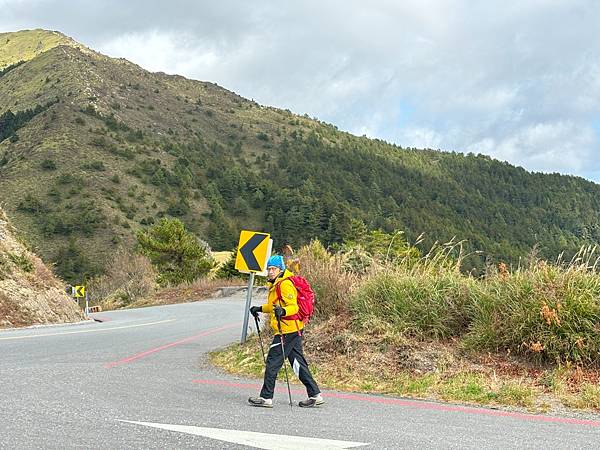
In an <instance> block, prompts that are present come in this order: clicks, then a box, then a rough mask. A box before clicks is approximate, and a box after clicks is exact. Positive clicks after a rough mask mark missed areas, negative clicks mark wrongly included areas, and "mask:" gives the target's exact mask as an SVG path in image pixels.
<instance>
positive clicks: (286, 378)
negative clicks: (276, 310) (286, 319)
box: [277, 319, 293, 411]
mask: <svg viewBox="0 0 600 450" xmlns="http://www.w3.org/2000/svg"><path fill="white" fill-rule="evenodd" d="M277 326H278V327H279V338H280V339H281V352H282V353H283V370H284V371H285V381H286V383H287V387H288V396H289V398H290V409H291V410H292V411H293V408H292V391H291V389H290V379H289V378H288V373H287V366H286V365H285V348H284V347H283V333H282V332H281V319H277Z"/></svg>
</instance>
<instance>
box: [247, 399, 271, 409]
mask: <svg viewBox="0 0 600 450" xmlns="http://www.w3.org/2000/svg"><path fill="white" fill-rule="evenodd" d="M248 403H250V404H251V405H252V406H262V407H263V408H272V407H273V399H272V398H262V397H250V398H249V399H248Z"/></svg>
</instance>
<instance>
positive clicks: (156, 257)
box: [137, 218, 215, 286]
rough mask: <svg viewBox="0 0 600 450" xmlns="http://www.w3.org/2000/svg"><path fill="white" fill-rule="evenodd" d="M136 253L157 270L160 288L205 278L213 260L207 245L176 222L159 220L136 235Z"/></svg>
mask: <svg viewBox="0 0 600 450" xmlns="http://www.w3.org/2000/svg"><path fill="white" fill-rule="evenodd" d="M137 239H138V246H139V250H140V252H141V253H142V254H144V255H146V256H147V257H148V258H150V261H151V262H152V264H153V265H154V267H155V268H156V270H157V271H158V278H157V281H158V283H159V284H160V285H163V286H164V285H177V284H180V283H184V282H188V283H191V282H192V281H194V280H196V279H197V278H200V277H201V276H203V275H206V274H207V273H208V272H209V271H210V269H211V268H212V267H214V264H215V262H214V260H213V259H212V257H211V254H210V249H209V248H208V246H207V245H206V244H205V243H203V242H202V241H200V240H199V239H198V238H197V237H196V236H194V235H193V234H192V233H190V232H188V231H187V230H186V229H185V226H184V225H183V223H182V222H181V221H180V220H179V219H167V218H163V219H161V220H160V222H159V223H157V224H155V225H153V226H152V227H151V228H149V229H148V230H146V231H140V232H139V233H138V234H137Z"/></svg>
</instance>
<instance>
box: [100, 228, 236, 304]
mask: <svg viewBox="0 0 600 450" xmlns="http://www.w3.org/2000/svg"><path fill="white" fill-rule="evenodd" d="M137 239H138V243H137V246H136V248H135V249H134V250H133V251H132V250H126V249H125V248H120V249H119V250H118V251H117V252H116V253H115V255H114V257H113V259H112V261H111V263H110V264H108V265H107V269H106V271H105V272H104V273H103V274H102V275H100V276H97V277H95V278H93V279H92V280H91V282H90V284H89V288H88V291H89V293H90V297H91V300H92V303H94V304H99V305H100V306H101V307H102V309H105V310H106V309H118V308H126V307H140V306H151V305H161V304H170V303H181V302H185V301H194V300H199V299H202V298H206V297H209V296H211V295H213V294H214V293H215V292H216V291H217V290H218V289H219V288H222V287H227V286H240V285H243V284H244V283H243V281H242V280H241V279H240V278H239V276H238V275H239V274H238V272H237V271H235V273H234V272H233V271H230V270H225V271H224V269H223V267H224V266H225V265H226V262H227V261H228V260H230V259H231V256H230V255H231V254H230V252H217V253H216V254H213V252H211V249H210V247H209V246H208V244H207V243H206V242H204V241H202V240H201V239H199V238H198V237H197V236H196V235H194V233H192V232H190V231H189V230H187V229H186V227H185V225H184V224H183V223H182V222H181V221H180V220H179V219H175V218H163V219H161V220H160V221H158V222H157V223H155V224H154V225H152V226H150V227H148V228H147V229H146V230H141V231H139V232H138V234H137Z"/></svg>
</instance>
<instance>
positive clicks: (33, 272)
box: [0, 209, 83, 328]
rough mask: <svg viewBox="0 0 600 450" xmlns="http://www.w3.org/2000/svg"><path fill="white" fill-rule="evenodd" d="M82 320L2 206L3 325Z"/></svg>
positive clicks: (0, 316)
mask: <svg viewBox="0 0 600 450" xmlns="http://www.w3.org/2000/svg"><path fill="white" fill-rule="evenodd" d="M77 320H83V315H82V313H81V310H80V308H79V307H77V306H76V305H75V303H74V302H73V300H71V299H70V298H69V297H68V296H67V295H66V294H65V292H64V285H63V284H62V283H61V282H60V281H59V280H57V279H56V278H54V275H53V274H52V272H51V271H50V270H49V269H48V268H47V267H46V266H44V264H43V263H42V261H41V260H40V259H39V258H38V257H37V256H35V255H33V254H32V253H31V252H29V251H28V250H27V249H25V247H24V246H23V245H22V244H20V243H19V242H18V241H17V240H16V239H15V237H14V229H13V228H12V227H11V226H10V225H9V223H8V220H7V218H6V216H5V215H4V212H3V211H2V210H1V209H0V328H6V327H15V326H24V325H33V324H43V323H59V322H74V321H77Z"/></svg>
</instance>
